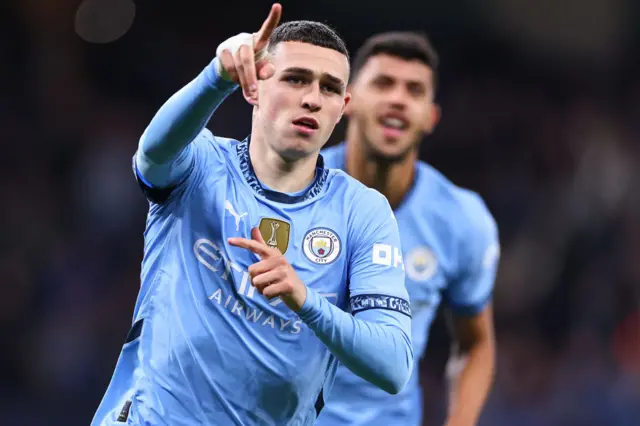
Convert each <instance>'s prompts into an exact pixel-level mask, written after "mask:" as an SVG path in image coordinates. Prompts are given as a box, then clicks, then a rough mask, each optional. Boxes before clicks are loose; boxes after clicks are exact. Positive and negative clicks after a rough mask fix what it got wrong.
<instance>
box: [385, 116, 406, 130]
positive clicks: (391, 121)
mask: <svg viewBox="0 0 640 426" xmlns="http://www.w3.org/2000/svg"><path fill="white" fill-rule="evenodd" d="M382 124H384V125H385V126H387V127H392V128H394V129H404V127H405V125H404V121H402V120H400V119H399V118H384V119H383V120H382Z"/></svg>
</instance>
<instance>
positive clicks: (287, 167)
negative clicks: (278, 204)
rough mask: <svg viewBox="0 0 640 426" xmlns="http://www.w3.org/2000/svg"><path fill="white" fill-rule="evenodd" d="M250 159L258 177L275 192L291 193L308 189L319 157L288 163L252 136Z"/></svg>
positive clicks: (264, 143) (260, 139)
mask: <svg viewBox="0 0 640 426" xmlns="http://www.w3.org/2000/svg"><path fill="white" fill-rule="evenodd" d="M249 158H250V159H251V165H252V166H253V170H254V172H255V174H256V177H257V178H258V179H259V180H260V182H262V183H263V184H265V185H266V186H268V187H269V188H271V189H272V190H274V191H278V192H284V193H291V192H298V191H302V190H303V189H305V188H306V187H308V186H309V185H310V184H311V182H313V179H314V177H315V174H316V162H317V156H315V155H310V156H308V157H305V158H301V159H299V160H295V161H287V160H285V159H283V158H282V157H281V156H280V155H278V153H276V152H275V151H274V150H273V149H271V148H270V147H269V145H268V144H267V143H266V142H265V141H264V139H262V138H259V137H258V138H257V137H254V136H253V135H252V137H251V144H250V145H249Z"/></svg>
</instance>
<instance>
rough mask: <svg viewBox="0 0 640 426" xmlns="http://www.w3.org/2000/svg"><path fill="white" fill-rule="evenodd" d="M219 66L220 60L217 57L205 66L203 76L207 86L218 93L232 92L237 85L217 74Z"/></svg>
mask: <svg viewBox="0 0 640 426" xmlns="http://www.w3.org/2000/svg"><path fill="white" fill-rule="evenodd" d="M219 64H220V59H219V58H218V57H215V58H213V60H212V61H211V62H210V63H209V65H207V67H206V68H205V70H204V75H205V77H206V80H207V84H208V85H209V87H211V88H212V89H214V90H216V91H220V92H223V93H226V94H229V93H231V92H233V91H234V90H235V89H237V88H238V86H239V85H238V83H236V82H235V81H229V80H225V79H224V78H222V76H220V74H218V71H217V69H218V66H219Z"/></svg>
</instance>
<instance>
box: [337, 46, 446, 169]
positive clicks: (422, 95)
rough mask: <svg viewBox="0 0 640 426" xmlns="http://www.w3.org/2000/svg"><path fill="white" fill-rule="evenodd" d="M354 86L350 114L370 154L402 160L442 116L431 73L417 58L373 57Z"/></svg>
mask: <svg viewBox="0 0 640 426" xmlns="http://www.w3.org/2000/svg"><path fill="white" fill-rule="evenodd" d="M350 90H351V92H352V95H353V99H352V100H351V103H350V104H349V108H348V109H347V114H348V116H349V118H350V119H351V120H355V122H356V123H357V124H358V128H359V130H360V132H361V133H362V136H363V139H364V142H365V144H366V147H367V149H368V150H369V152H368V154H369V155H372V156H374V157H376V158H381V159H385V160H387V161H400V160H402V159H403V158H405V156H406V155H407V154H408V153H409V152H411V151H412V150H413V149H414V148H416V147H417V146H418V145H419V143H420V141H421V139H422V137H423V136H424V135H425V134H426V133H430V132H431V131H432V130H433V128H434V126H435V124H436V122H437V120H438V108H437V106H436V105H435V104H434V102H433V72H432V69H431V68H430V67H428V66H427V65H425V64H424V63H422V62H420V61H418V60H405V59H402V58H398V57H395V56H390V55H386V54H379V55H375V56H372V57H370V58H369V60H368V61H367V62H366V64H365V65H364V66H363V67H362V69H361V70H360V72H359V74H358V76H357V78H356V79H355V81H354V82H353V84H352V86H351V87H350Z"/></svg>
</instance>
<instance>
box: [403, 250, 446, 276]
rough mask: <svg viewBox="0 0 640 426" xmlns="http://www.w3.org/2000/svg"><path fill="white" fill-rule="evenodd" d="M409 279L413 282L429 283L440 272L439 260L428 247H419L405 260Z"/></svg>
mask: <svg viewBox="0 0 640 426" xmlns="http://www.w3.org/2000/svg"><path fill="white" fill-rule="evenodd" d="M405 264H406V268H405V270H406V272H407V277H409V278H410V279H412V280H413V281H427V280H429V279H431V278H432V277H433V276H434V275H435V273H436V271H437V270H438V259H437V258H436V256H435V254H434V253H433V251H431V249H429V248H428V247H417V248H415V249H413V250H411V251H410V252H409V254H408V255H407V256H406V260H405Z"/></svg>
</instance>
